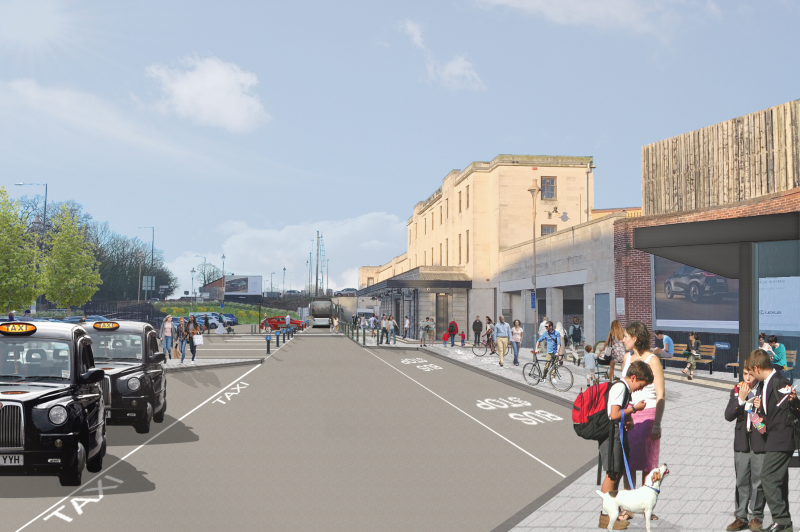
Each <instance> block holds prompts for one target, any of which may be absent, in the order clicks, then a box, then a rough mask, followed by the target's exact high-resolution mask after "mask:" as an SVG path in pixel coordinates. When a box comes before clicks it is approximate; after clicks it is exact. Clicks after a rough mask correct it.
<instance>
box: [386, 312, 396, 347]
mask: <svg viewBox="0 0 800 532" xmlns="http://www.w3.org/2000/svg"><path fill="white" fill-rule="evenodd" d="M387 326H388V327H389V337H391V339H392V343H393V344H395V345H397V322H396V321H395V319H394V316H389V322H388V323H387ZM386 343H387V344H388V343H389V338H386Z"/></svg>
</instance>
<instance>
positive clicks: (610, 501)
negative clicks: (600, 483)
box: [597, 464, 669, 532]
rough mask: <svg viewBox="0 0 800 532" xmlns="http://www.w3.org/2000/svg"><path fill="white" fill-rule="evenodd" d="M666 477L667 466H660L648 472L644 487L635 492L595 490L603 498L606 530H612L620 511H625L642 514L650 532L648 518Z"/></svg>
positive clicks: (667, 472) (667, 473)
mask: <svg viewBox="0 0 800 532" xmlns="http://www.w3.org/2000/svg"><path fill="white" fill-rule="evenodd" d="M667 475H669V469H667V464H662V465H661V467H657V468H655V469H653V470H652V471H650V474H648V475H647V477H646V478H645V479H644V486H641V487H639V488H636V489H635V490H614V491H610V492H608V493H603V492H602V491H600V490H597V494H598V495H600V496H601V497H602V498H603V511H604V512H605V513H607V514H608V528H607V530H608V531H609V532H611V530H613V527H614V523H616V522H617V517H619V512H620V510H627V511H629V512H633V513H635V514H636V513H639V512H644V518H645V526H646V528H647V532H650V516H651V515H652V514H653V508H655V507H656V502H658V494H659V493H660V492H661V481H662V480H664V477H666V476H667Z"/></svg>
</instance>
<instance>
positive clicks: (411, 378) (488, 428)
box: [364, 349, 567, 478]
mask: <svg viewBox="0 0 800 532" xmlns="http://www.w3.org/2000/svg"><path fill="white" fill-rule="evenodd" d="M364 351H366V352H367V353H369V354H370V355H372V356H374V357H375V358H377V359H378V360H380V361H381V362H383V363H384V364H386V365H387V366H389V367H390V368H392V369H393V370H395V371H396V372H398V373H399V374H401V375H403V376H404V377H406V378H407V379H409V380H411V381H412V382H414V383H415V384H417V385H418V386H420V387H421V388H424V389H425V390H427V391H428V392H430V393H431V394H433V395H434V396H436V397H438V398H439V399H441V400H442V401H444V402H445V403H447V404H448V405H450V406H452V407H453V408H455V409H456V410H458V411H459V412H461V413H462V414H464V415H465V416H467V417H468V418H470V419H471V420H473V421H474V422H475V423H477V424H479V425H481V426H482V427H483V428H485V429H486V430H488V431H490V432H492V433H494V434H495V435H496V436H498V437H500V438H502V439H503V440H505V441H506V442H508V443H510V444H511V445H513V446H514V447H516V448H517V449H519V450H520V451H522V452H523V453H525V454H526V455H528V456H530V457H531V458H533V459H534V460H536V461H537V462H539V463H540V464H542V465H543V466H545V467H546V468H547V469H549V470H550V471H552V472H554V473H555V474H557V475H558V476H560V477H561V478H567V476H566V475H565V474H563V473H561V472H560V471H558V470H557V469H555V468H554V467H552V466H550V465H549V464H547V463H545V462H544V461H542V460H540V459H539V458H537V457H535V456H533V455H532V454H531V453H529V452H528V451H526V450H525V449H523V448H522V447H520V446H519V445H517V444H516V443H514V442H513V441H511V440H509V439H508V438H506V437H505V436H503V435H502V434H500V433H499V432H497V431H496V430H494V429H493V428H491V427H489V426H487V425H486V424H485V423H482V422H481V421H479V420H477V419H475V417H473V416H471V415H470V414H468V413H467V412H465V411H464V410H462V409H460V408H459V407H457V406H456V405H454V404H453V403H451V402H450V401H448V400H447V399H445V398H444V397H442V396H441V395H439V394H438V393H436V392H434V391H433V390H431V389H430V388H428V387H427V386H425V385H424V384H422V383H420V382H419V381H417V380H415V379H414V378H413V377H410V376H409V375H406V374H405V373H403V372H402V371H400V370H399V369H397V368H396V367H394V366H392V365H391V364H389V363H388V362H386V361H385V360H384V359H382V358H381V357H379V356H378V355H376V354H375V353H373V352H372V351H370V350H369V349H364Z"/></svg>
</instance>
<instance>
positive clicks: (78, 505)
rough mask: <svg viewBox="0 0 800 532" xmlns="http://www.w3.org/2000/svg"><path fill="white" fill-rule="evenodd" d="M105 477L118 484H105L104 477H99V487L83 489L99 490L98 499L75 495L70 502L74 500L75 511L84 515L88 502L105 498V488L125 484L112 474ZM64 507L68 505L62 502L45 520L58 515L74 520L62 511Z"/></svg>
mask: <svg viewBox="0 0 800 532" xmlns="http://www.w3.org/2000/svg"><path fill="white" fill-rule="evenodd" d="M105 478H107V479H108V480H111V481H112V482H116V483H117V485H116V486H103V479H102V478H98V479H97V487H96V488H86V489H85V490H83V491H84V492H86V491H96V492H97V498H96V499H87V498H85V497H73V498H72V500H71V501H70V502H72V507H73V508H75V513H77V514H78V515H83V507H84V506H86V505H87V504H89V503H90V502H100V501H101V500H102V499H103V491H104V490H113V489H115V488H118V487H119V485H120V484H124V483H123V482H122V481H121V480H119V479H116V478H114V477H112V476H109V475H105ZM64 508H66V505H65V504H62V505H61V506H59V507H58V509H56V510H55V511H53V512H52V513H49V514H47V515H46V516H45V517H44V519H43V521H47V520H48V519H50V518H51V517H58V518H59V519H61V520H63V521H66V522H67V523H71V522H72V517H70V516H68V515H65V514H63V513H61V510H63V509H64Z"/></svg>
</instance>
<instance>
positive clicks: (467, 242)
mask: <svg viewBox="0 0 800 532" xmlns="http://www.w3.org/2000/svg"><path fill="white" fill-rule="evenodd" d="M467 197H469V195H467ZM467 262H469V229H467Z"/></svg>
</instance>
